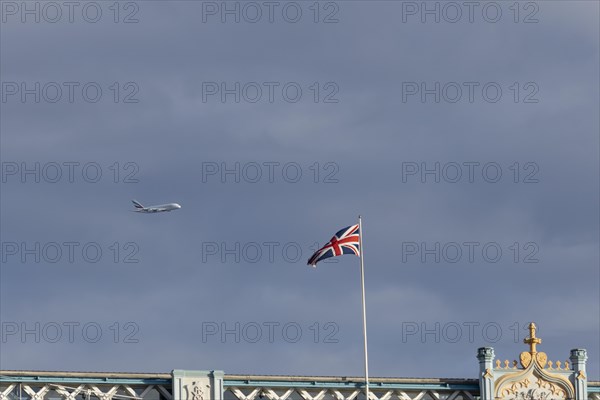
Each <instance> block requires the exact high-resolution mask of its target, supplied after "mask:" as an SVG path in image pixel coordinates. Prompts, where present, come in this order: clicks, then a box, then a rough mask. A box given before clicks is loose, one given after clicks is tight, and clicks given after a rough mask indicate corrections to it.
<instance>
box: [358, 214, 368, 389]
mask: <svg viewBox="0 0 600 400" xmlns="http://www.w3.org/2000/svg"><path fill="white" fill-rule="evenodd" d="M358 232H359V236H358V240H359V244H360V252H359V253H360V284H361V287H362V313H363V338H364V346H365V399H366V400H369V357H368V355H367V308H366V304H365V263H364V258H363V257H364V249H365V248H364V247H363V228H362V219H361V217H360V215H359V216H358Z"/></svg>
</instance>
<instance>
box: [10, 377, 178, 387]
mask: <svg viewBox="0 0 600 400" xmlns="http://www.w3.org/2000/svg"><path fill="white" fill-rule="evenodd" d="M0 382H3V383H4V382H9V383H55V384H57V385H60V384H79V385H82V384H94V385H102V384H104V385H166V386H167V387H171V379H130V378H123V379H119V378H78V377H57V376H7V375H2V376H0Z"/></svg>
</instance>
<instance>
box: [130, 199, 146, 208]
mask: <svg viewBox="0 0 600 400" xmlns="http://www.w3.org/2000/svg"><path fill="white" fill-rule="evenodd" d="M131 202H132V203H133V205H134V206H135V208H137V209H142V208H144V206H143V205H141V204H140V202H138V201H136V200H131Z"/></svg>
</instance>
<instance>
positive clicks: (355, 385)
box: [223, 379, 479, 392]
mask: <svg viewBox="0 0 600 400" xmlns="http://www.w3.org/2000/svg"><path fill="white" fill-rule="evenodd" d="M223 386H225V388H227V387H268V388H275V387H278V388H322V389H359V388H362V387H363V386H364V383H362V382H315V381H304V382H297V381H296V382H285V381H248V380H227V379H226V380H225V381H224V382H223ZM370 386H372V387H373V388H374V389H376V388H381V389H388V390H441V391H444V390H447V391H454V390H466V391H469V392H479V385H478V384H473V385H464V384H462V385H461V384H448V383H420V384H410V383H382V382H370Z"/></svg>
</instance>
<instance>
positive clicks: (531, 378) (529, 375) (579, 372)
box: [478, 322, 587, 400]
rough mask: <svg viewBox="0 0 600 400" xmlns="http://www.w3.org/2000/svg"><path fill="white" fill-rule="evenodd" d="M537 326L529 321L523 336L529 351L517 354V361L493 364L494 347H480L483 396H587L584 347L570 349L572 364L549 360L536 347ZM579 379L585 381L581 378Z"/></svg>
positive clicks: (496, 399)
mask: <svg viewBox="0 0 600 400" xmlns="http://www.w3.org/2000/svg"><path fill="white" fill-rule="evenodd" d="M536 330H537V327H536V326H535V324H534V323H533V322H532V323H531V324H529V337H527V338H526V339H525V340H523V342H524V343H525V344H528V345H529V351H524V352H522V353H521V354H520V355H519V362H517V361H516V360H513V361H512V363H511V362H509V361H508V360H505V361H504V362H502V361H501V360H496V363H495V364H496V365H495V367H494V366H493V361H494V351H493V349H491V348H480V349H479V351H478V358H479V364H480V372H481V374H480V377H479V380H480V388H481V394H482V400H500V399H502V400H584V399H586V398H587V386H586V382H585V379H586V377H585V360H586V359H587V356H586V355H585V350H582V349H574V350H571V357H570V360H571V364H569V362H568V361H565V362H564V363H562V362H561V361H556V363H553V362H552V361H548V356H547V355H546V353H544V352H538V351H537V345H539V344H541V343H542V339H540V338H539V337H537V336H536ZM519 363H520V366H521V367H519ZM571 366H572V367H571ZM582 380H584V382H581V381H582Z"/></svg>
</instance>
